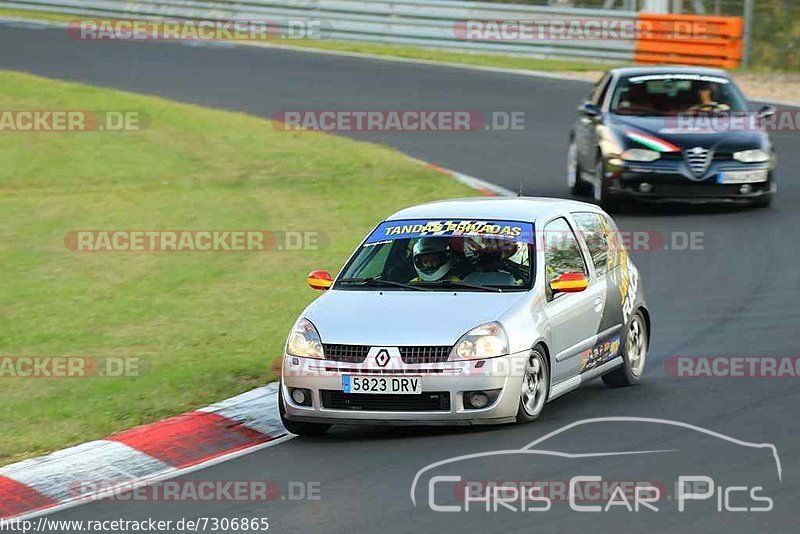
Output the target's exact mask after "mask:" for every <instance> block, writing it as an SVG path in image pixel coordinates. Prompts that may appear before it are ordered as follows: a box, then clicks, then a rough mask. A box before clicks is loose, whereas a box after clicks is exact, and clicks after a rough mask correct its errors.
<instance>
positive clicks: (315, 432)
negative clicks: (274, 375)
mask: <svg viewBox="0 0 800 534" xmlns="http://www.w3.org/2000/svg"><path fill="white" fill-rule="evenodd" d="M278 413H280V415H281V422H282V423H283V426H284V427H285V428H286V430H288V431H289V432H291V433H292V434H297V435H298V436H321V435H322V434H324V433H325V432H327V431H328V429H329V428H330V427H331V425H329V424H323V423H302V422H299V421H290V420H289V419H286V408H285V407H284V405H283V384H281V385H280V388H279V389H278Z"/></svg>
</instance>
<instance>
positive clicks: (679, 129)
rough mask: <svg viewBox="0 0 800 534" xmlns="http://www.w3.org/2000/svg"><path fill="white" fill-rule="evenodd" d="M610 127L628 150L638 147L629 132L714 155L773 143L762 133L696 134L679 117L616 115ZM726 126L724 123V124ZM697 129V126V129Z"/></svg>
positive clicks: (711, 132)
mask: <svg viewBox="0 0 800 534" xmlns="http://www.w3.org/2000/svg"><path fill="white" fill-rule="evenodd" d="M612 117H613V118H611V120H610V121H609V125H610V126H611V127H612V129H613V130H614V131H615V133H616V134H617V136H618V137H619V139H620V140H621V141H623V145H624V146H625V147H631V146H638V145H637V144H636V143H635V142H634V141H632V140H630V139H628V138H627V137H626V135H625V131H626V130H634V131H638V132H641V133H645V134H647V135H651V136H655V137H657V138H659V139H662V140H664V141H667V142H669V143H672V144H673V145H676V146H678V147H680V148H681V149H687V148H692V147H696V146H699V147H703V148H707V149H711V150H713V151H714V152H725V153H729V152H736V151H739V150H749V149H752V148H761V149H764V150H767V149H768V148H769V141H768V138H767V134H766V133H765V132H763V131H758V130H755V131H753V130H739V131H737V130H734V129H732V128H731V129H729V130H727V131H725V130H724V127H723V128H721V129H720V131H714V130H713V129H711V128H709V129H695V130H692V129H690V128H689V127H687V125H685V124H681V123H680V122H679V120H680V119H679V118H678V117H631V116H620V115H613V116H612ZM723 124H724V123H723ZM693 126H696V125H693Z"/></svg>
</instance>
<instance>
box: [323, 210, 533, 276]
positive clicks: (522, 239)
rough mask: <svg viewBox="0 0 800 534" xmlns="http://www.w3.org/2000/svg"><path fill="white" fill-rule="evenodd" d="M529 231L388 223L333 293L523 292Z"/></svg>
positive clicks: (528, 227)
mask: <svg viewBox="0 0 800 534" xmlns="http://www.w3.org/2000/svg"><path fill="white" fill-rule="evenodd" d="M532 252H533V225H532V224H531V223H521V222H514V221H497V220H488V221H487V220H480V221H478V220H400V221H386V222H384V223H382V224H381V225H380V226H378V228H376V229H375V231H374V232H372V234H370V236H369V237H368V238H367V239H366V241H365V242H364V244H363V245H362V246H361V248H360V249H359V250H358V251H357V252H356V253H355V254H354V255H353V257H352V259H351V260H350V262H348V264H347V265H346V266H345V268H344V270H343V271H342V274H341V276H340V277H339V278H338V279H337V282H336V289H364V288H369V289H376V288H380V289H381V290H384V289H386V290H397V291H412V290H416V291H452V290H454V289H455V290H459V291H462V290H463V291H497V292H499V291H523V290H526V289H529V288H530V285H531V279H532V273H533V265H532V261H533V260H532V257H533V253H532Z"/></svg>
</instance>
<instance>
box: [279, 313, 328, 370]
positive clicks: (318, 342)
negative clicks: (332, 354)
mask: <svg viewBox="0 0 800 534" xmlns="http://www.w3.org/2000/svg"><path fill="white" fill-rule="evenodd" d="M286 354H288V355H290V356H300V357H302V358H316V359H318V360H321V359H323V358H324V357H325V355H324V354H323V352H322V339H320V337H319V334H318V333H317V329H316V328H314V325H313V324H311V321H309V320H308V319H300V320H299V321H297V323H295V325H294V328H292V332H291V334H289V339H287V340H286Z"/></svg>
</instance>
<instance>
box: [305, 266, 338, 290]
mask: <svg viewBox="0 0 800 534" xmlns="http://www.w3.org/2000/svg"><path fill="white" fill-rule="evenodd" d="M306 283H307V284H308V286H309V287H310V288H311V289H316V290H319V291H325V290H326V289H329V288H330V287H331V285H333V278H331V273H329V272H328V271H322V270H320V271H311V272H310V273H308V278H306Z"/></svg>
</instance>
